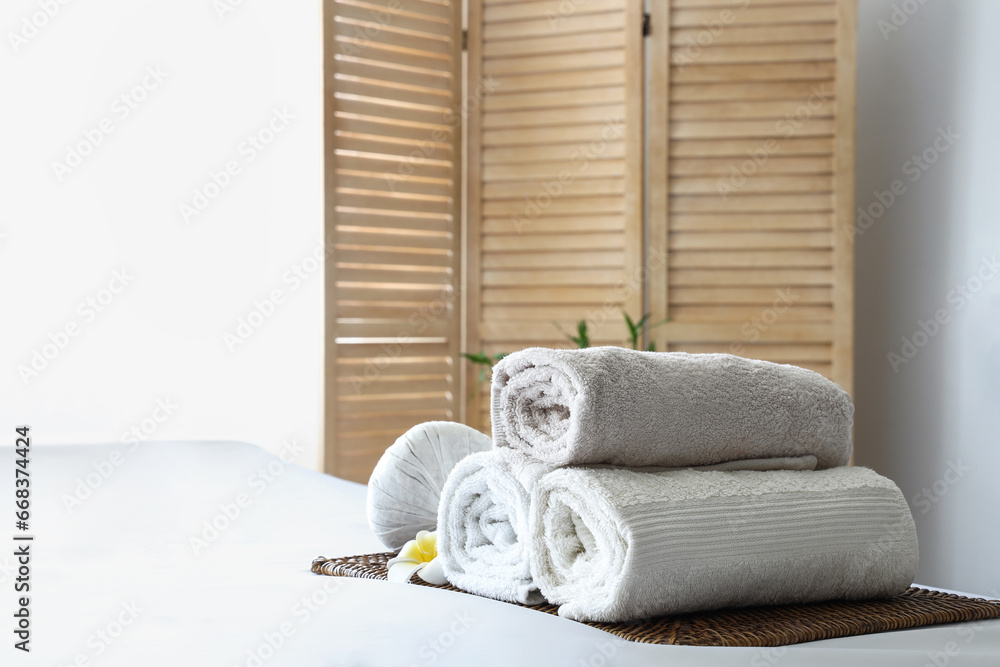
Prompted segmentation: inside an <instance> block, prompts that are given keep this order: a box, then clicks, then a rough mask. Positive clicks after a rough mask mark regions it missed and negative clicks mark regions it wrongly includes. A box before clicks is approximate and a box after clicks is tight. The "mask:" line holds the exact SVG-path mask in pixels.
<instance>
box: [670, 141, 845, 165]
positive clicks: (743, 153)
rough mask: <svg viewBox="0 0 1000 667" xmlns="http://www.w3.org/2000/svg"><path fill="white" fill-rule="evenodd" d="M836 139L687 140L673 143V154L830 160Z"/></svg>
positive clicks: (680, 155) (707, 156) (671, 145)
mask: <svg viewBox="0 0 1000 667" xmlns="http://www.w3.org/2000/svg"><path fill="white" fill-rule="evenodd" d="M833 144H834V140H833V139H832V138H830V137H807V138H799V137H794V136H793V137H791V138H778V139H770V138H760V137H758V138H754V139H732V138H723V139H688V140H684V141H674V142H671V144H670V154H671V155H672V156H676V157H690V158H709V157H736V158H739V159H740V160H744V159H746V158H747V157H750V158H751V159H753V156H758V159H763V158H764V157H765V156H770V155H795V156H797V155H811V156H818V157H827V156H830V155H833V152H834V149H833Z"/></svg>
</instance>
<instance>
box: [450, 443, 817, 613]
mask: <svg viewBox="0 0 1000 667" xmlns="http://www.w3.org/2000/svg"><path fill="white" fill-rule="evenodd" d="M815 464H816V460H815V459H814V458H813V457H804V458H801V459H799V458H792V459H778V458H775V459H755V460H748V461H736V462H726V463H720V464H716V465H713V466H705V467H704V468H699V469H714V470H729V469H738V470H775V469H781V470H812V469H813V468H815ZM550 470H552V468H551V467H550V466H547V465H545V464H544V463H540V462H538V461H535V460H532V459H530V458H528V457H526V456H524V455H522V454H521V453H520V452H517V451H515V450H512V449H509V448H508V449H495V450H492V451H488V452H480V453H478V454H472V455H471V456H468V457H467V458H465V459H463V460H462V461H461V462H459V463H458V465H456V466H455V468H454V470H453V471H452V473H451V475H450V476H449V477H448V481H447V482H446V484H445V487H444V489H443V490H442V492H441V504H440V507H439V509H438V519H437V526H438V544H437V548H438V555H439V557H440V558H441V565H442V568H443V570H444V573H445V576H446V577H447V578H448V581H450V582H451V583H452V584H454V585H455V586H458V587H459V588H461V589H463V590H466V591H469V592H471V593H476V594H477V595H483V596H486V597H490V598H494V599H496V600H505V601H507V602H521V603H527V604H534V603H536V602H542V601H543V598H542V596H541V594H540V593H539V592H538V586H537V584H535V581H534V577H533V576H532V574H531V563H530V558H529V549H530V548H531V539H530V533H529V531H530V526H529V517H530V503H531V490H532V489H533V488H534V487H535V486H536V485H537V483H538V480H539V479H540V478H541V477H542V475H543V474H545V473H547V472H549V471H550ZM646 470H657V469H656V468H647V469H646ZM659 470H666V469H662V468H661V469H659ZM671 470H677V469H676V468H673V469H671Z"/></svg>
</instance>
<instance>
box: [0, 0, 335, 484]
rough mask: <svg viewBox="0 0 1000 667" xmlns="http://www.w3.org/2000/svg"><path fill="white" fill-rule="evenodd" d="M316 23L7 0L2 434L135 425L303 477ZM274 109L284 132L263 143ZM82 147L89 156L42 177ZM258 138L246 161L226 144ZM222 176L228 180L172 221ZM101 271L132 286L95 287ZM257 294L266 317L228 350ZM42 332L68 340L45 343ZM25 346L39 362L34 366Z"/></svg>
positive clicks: (317, 291) (215, 3) (317, 319)
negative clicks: (238, 449) (284, 454)
mask: <svg viewBox="0 0 1000 667" xmlns="http://www.w3.org/2000/svg"><path fill="white" fill-rule="evenodd" d="M62 1H63V2H65V1H66V0H62ZM43 7H48V8H49V12H50V13H51V14H53V15H52V16H51V17H46V16H45V15H44V13H43V11H44V10H43ZM227 8H228V9H231V11H227ZM30 23H35V24H38V25H41V27H39V28H37V30H33V29H32V26H31V25H30ZM321 28H322V26H321V22H320V3H319V2H318V0H309V1H307V2H280V1H279V0H243V1H242V2H241V1H240V0H183V1H178V2H135V1H134V0H100V1H98V2H67V3H66V4H65V5H63V4H60V3H59V2H57V1H56V0H7V1H6V2H4V5H3V9H2V10H0V30H2V31H3V35H4V39H3V42H2V44H0V67H2V70H0V77H2V78H0V90H2V91H3V102H2V104H0V114H2V118H3V134H4V145H3V148H2V153H0V170H2V171H0V183H2V186H0V187H2V191H3V196H2V200H0V234H2V236H0V312H2V313H3V315H2V318H3V319H2V324H0V355H2V356H0V426H2V427H3V428H4V429H7V428H8V426H9V425H10V424H12V423H28V424H30V425H31V426H32V427H33V429H34V433H35V436H36V441H38V442H94V441H117V440H120V439H121V438H122V436H123V434H124V433H126V432H127V431H128V430H129V429H131V428H132V427H134V426H137V427H139V428H140V435H141V437H151V438H154V439H175V438H176V439H192V438H207V439H241V440H247V441H250V442H253V443H257V444H260V445H262V446H264V447H265V448H267V449H270V450H273V451H277V450H278V449H279V448H280V446H281V443H282V441H285V440H292V439H294V440H296V441H297V443H298V444H299V446H305V448H306V451H305V453H304V454H302V455H301V456H300V457H299V459H298V461H299V462H300V463H302V464H304V465H307V466H310V467H317V466H318V465H319V451H320V429H321V423H320V416H321V395H322V394H321V392H322V387H321V377H322V373H321V363H322V354H321V351H322V277H321V276H322V270H321V269H319V268H318V267H319V264H318V263H317V262H316V260H314V259H309V257H310V255H311V254H312V253H313V252H314V251H315V252H316V253H317V254H318V255H319V256H320V258H321V259H322V257H323V249H322V245H321V240H322V239H321V233H322V201H323V199H322V197H323V195H322V125H321V120H322V73H321V67H322V57H321V55H322V39H321ZM147 68H152V71H156V70H157V69H159V70H161V71H162V72H163V73H165V74H159V75H158V77H159V78H161V79H162V80H160V81H158V80H157V77H152V76H149V75H148V72H149V71H151V70H149V69H147ZM143 85H144V86H145V88H146V90H143V89H142V88H141V87H142V86H143ZM136 86H140V88H139V89H137V90H135V92H134V94H133V93H132V92H130V91H132V90H133V89H134V88H135V87H136ZM122 94H126V95H127V96H130V97H131V101H130V100H129V97H126V99H125V100H122V99H121V96H122ZM129 106H134V108H129ZM276 109H277V110H279V112H281V113H282V114H286V113H287V114H291V115H292V116H294V118H293V119H291V120H287V119H286V120H284V121H281V120H279V121H275V122H274V125H273V129H269V130H268V131H271V132H273V138H271V142H270V143H268V144H266V145H265V144H264V143H263V142H265V141H267V140H268V139H269V136H268V131H265V129H266V128H268V125H269V123H270V122H271V119H272V117H273V115H274V113H275V111H274V110H276ZM102 123H103V128H104V130H107V129H110V130H111V131H110V133H107V132H106V131H101V132H100V134H103V135H105V136H104V137H103V138H102V139H101V140H100V141H99V142H97V141H96V140H97V137H98V134H97V133H96V132H95V131H96V130H97V129H100V128H102ZM85 133H87V134H89V136H90V137H91V138H92V140H93V141H94V143H96V144H97V145H96V147H94V148H93V150H92V151H91V152H90V154H89V155H86V156H85V157H82V159H81V161H80V163H79V165H78V166H76V167H75V168H73V169H72V170H71V171H70V172H69V173H66V172H65V171H64V170H63V169H62V168H57V167H54V166H53V163H54V162H61V163H65V162H66V160H67V157H66V156H67V150H68V147H70V146H73V145H76V144H78V143H79V142H81V141H85V137H86V136H87V134H85ZM257 133H262V136H261V137H260V138H259V140H258V144H259V145H260V146H261V149H260V150H257V149H256V148H254V147H253V145H252V144H250V143H247V144H245V145H244V142H245V141H247V138H248V136H249V135H251V134H257ZM81 150H82V151H87V146H86V145H85V146H83V147H82V148H81ZM229 161H235V165H236V168H238V169H239V173H237V174H236V175H235V176H232V177H231V179H230V180H229V182H228V184H227V185H226V187H224V188H221V189H220V191H219V193H218V194H217V196H216V197H215V198H214V199H213V200H212V201H211V202H210V203H209V204H208V206H207V207H206V208H204V211H203V212H200V213H198V214H197V215H189V216H187V217H188V218H189V219H188V220H185V215H183V214H182V212H181V208H180V205H181V204H182V203H185V202H186V203H188V204H191V203H192V200H193V198H194V195H193V189H195V188H204V187H205V186H206V185H208V184H210V183H211V182H212V181H211V180H210V179H211V172H213V171H218V170H220V169H224V168H225V166H226V164H227V162H229ZM70 166H72V165H70ZM219 180H220V181H223V182H224V181H226V178H225V177H219ZM209 189H210V190H211V188H209ZM198 203H199V204H202V205H204V202H201V201H199V202H198ZM296 265H300V269H301V268H302V265H304V267H305V269H306V270H302V275H303V276H304V277H298V276H297V275H296V274H295V273H288V272H289V271H294V270H295V267H296ZM308 269H314V271H313V272H312V273H309V272H308V271H307V270H308ZM116 271H119V272H120V271H125V272H126V282H127V283H128V284H127V285H125V286H124V287H122V285H121V284H120V281H115V282H114V283H113V285H112V286H113V287H114V288H115V289H117V290H120V292H119V293H113V292H110V291H104V292H102V290H106V288H107V287H108V285H109V282H111V281H112V280H113V277H114V274H115V272H116ZM273 290H280V291H281V299H280V301H281V302H280V303H279V305H278V306H277V307H276V308H274V312H273V314H272V315H271V316H270V317H269V318H267V319H266V321H264V322H263V324H262V325H261V326H260V327H259V328H257V329H255V330H253V333H252V335H251V336H250V337H249V338H248V339H247V340H246V341H245V342H243V343H242V344H240V345H238V346H229V345H227V344H226V341H225V339H224V335H225V334H226V332H230V333H232V332H234V330H235V329H236V326H237V323H238V320H239V319H240V318H241V317H243V318H246V317H248V315H249V314H250V312H251V310H252V309H253V308H254V303H255V301H256V300H261V299H263V298H265V297H267V296H268V295H270V294H271V293H272V292H273ZM88 298H96V299H101V298H103V299H104V300H105V301H108V299H110V302H108V303H107V304H106V305H105V306H103V307H102V309H101V311H100V312H97V310H96V309H94V308H92V307H90V306H88V305H86V299H88ZM81 303H83V304H84V305H82V306H81V305H80V304H81ZM264 309H265V310H267V309H268V308H267V306H264ZM67 326H69V327H70V331H71V332H72V331H76V332H77V335H75V336H72V337H68V336H67V340H65V341H61V340H60V339H61V338H62V337H63V336H62V334H60V333H59V332H64V331H65V330H66V327H67ZM74 327H75V328H74ZM244 333H245V332H244ZM50 336H51V338H50ZM53 338H54V339H55V340H56V341H57V342H64V343H65V347H64V348H63V349H58V350H57V348H56V347H54V346H49V347H48V348H47V349H44V347H43V346H45V345H46V344H49V343H50V341H51V340H52V339H53ZM53 345H54V344H53ZM230 347H234V348H235V349H232V350H231V349H230ZM34 351H38V352H40V353H43V354H44V353H47V354H48V356H49V357H51V358H50V359H46V360H44V363H43V361H42V360H41V359H40V358H36V359H35V368H34V369H32V368H31V364H32V358H33V353H34ZM22 366H23V367H25V368H28V369H31V372H28V373H25V372H24V369H22V368H20V367H22ZM43 366H44V367H43ZM35 370H37V375H34V374H32V373H33V372H34V371H35ZM158 402H162V403H164V404H170V405H173V406H176V407H171V408H170V409H169V412H171V413H172V414H169V415H167V411H164V410H163V409H161V410H159V411H157V410H156V408H157V403H158ZM154 416H155V417H159V418H161V419H162V421H161V422H160V423H156V422H155V420H152V418H153V417H154ZM143 426H145V429H146V431H147V433H142V431H141V429H142V427H143ZM154 426H155V431H154ZM5 432H6V431H4V433H5ZM2 437H5V436H3V435H2V434H0V438H2Z"/></svg>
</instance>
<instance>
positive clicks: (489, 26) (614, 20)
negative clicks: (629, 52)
mask: <svg viewBox="0 0 1000 667" xmlns="http://www.w3.org/2000/svg"><path fill="white" fill-rule="evenodd" d="M560 19H561V20H559V21H551V20H550V19H549V18H533V19H525V20H523V21H503V22H493V21H490V20H489V18H488V17H484V22H483V40H484V41H485V42H486V44H489V43H490V42H492V41H500V40H505V39H516V40H521V39H524V38H525V37H535V38H546V37H551V36H553V35H554V34H558V35H561V36H568V35H577V34H587V33H593V32H620V31H621V30H622V29H623V28H624V26H625V12H623V11H622V10H621V3H619V7H618V9H616V10H613V11H603V12H601V13H599V14H585V13H576V12H574V13H572V14H570V15H568V16H563V17H560ZM584 39H586V38H581V39H580V41H579V42H578V44H580V46H583V44H585V43H586V42H585V41H583V40H584ZM580 50H581V51H582V50H584V49H582V48H581V49H580Z"/></svg>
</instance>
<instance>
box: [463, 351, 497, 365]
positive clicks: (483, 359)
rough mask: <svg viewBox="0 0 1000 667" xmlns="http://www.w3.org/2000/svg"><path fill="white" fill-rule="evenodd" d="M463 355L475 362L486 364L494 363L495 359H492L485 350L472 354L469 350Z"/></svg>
mask: <svg viewBox="0 0 1000 667" xmlns="http://www.w3.org/2000/svg"><path fill="white" fill-rule="evenodd" d="M462 356H463V357H465V358H466V359H468V360H469V361H471V362H472V363H474V364H485V365H486V366H492V365H493V360H492V359H490V358H489V357H488V356H486V353H485V352H475V353H472V354H470V353H468V352H463V353H462Z"/></svg>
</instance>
